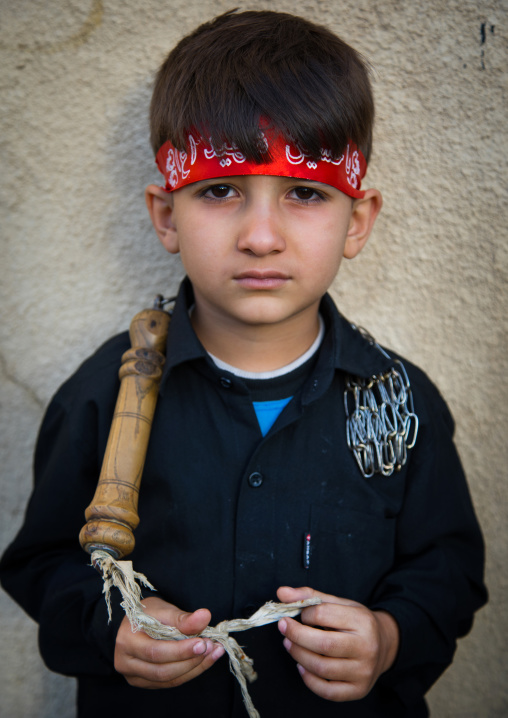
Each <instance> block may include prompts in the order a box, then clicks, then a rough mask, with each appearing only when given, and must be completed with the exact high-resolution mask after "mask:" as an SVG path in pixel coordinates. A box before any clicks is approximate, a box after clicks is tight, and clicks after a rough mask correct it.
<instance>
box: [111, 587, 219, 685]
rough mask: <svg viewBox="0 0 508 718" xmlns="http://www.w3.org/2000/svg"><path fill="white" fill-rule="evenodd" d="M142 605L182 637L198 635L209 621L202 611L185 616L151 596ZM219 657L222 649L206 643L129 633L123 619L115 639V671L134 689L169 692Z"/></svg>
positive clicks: (147, 611)
mask: <svg viewBox="0 0 508 718" xmlns="http://www.w3.org/2000/svg"><path fill="white" fill-rule="evenodd" d="M143 605H144V606H145V607H146V613H148V614H149V615H150V616H153V617H154V618H157V619H158V620H159V621H160V622H161V623H164V624H165V625H167V626H174V627H175V628H178V629H179V630H180V631H181V632H182V633H185V634H186V635H192V634H195V633H201V631H202V630H203V629H204V628H206V626H208V624H209V622H210V619H211V614H210V611H208V610H207V609H206V608H200V609H199V610H197V611H194V613H186V612H185V611H181V610H180V609H179V608H177V607H176V606H173V604H171V603H167V602H166V601H163V600H162V599H161V598H157V597H155V596H152V597H151V598H147V599H144V600H143ZM223 654H224V649H223V648H222V646H221V645H220V644H217V643H212V641H210V640H209V639H202V638H189V639H186V640H182V641H158V640H156V639H154V638H150V636H147V635H146V633H143V632H142V631H138V632H136V633H133V632H132V629H131V626H130V623H129V621H128V619H127V616H126V617H125V618H124V619H123V621H122V623H121V624H120V628H119V629H118V634H117V637H116V646H115V669H116V670H117V671H118V672H119V673H121V674H122V675H123V676H124V678H125V679H126V680H127V683H129V684H130V685H131V686H135V687H136V688H173V687H175V686H179V685H181V684H182V683H186V682H187V681H190V680H191V679H192V678H195V677H196V676H199V675H200V674H201V673H203V672H204V671H206V670H207V669H208V668H210V666H212V665H213V664H214V663H215V661H216V660H217V659H218V658H220V657H221V656H222V655H223Z"/></svg>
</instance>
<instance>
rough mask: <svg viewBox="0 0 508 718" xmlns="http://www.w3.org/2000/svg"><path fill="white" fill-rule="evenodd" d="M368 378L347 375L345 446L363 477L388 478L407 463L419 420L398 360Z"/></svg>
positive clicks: (404, 372) (402, 366)
mask: <svg viewBox="0 0 508 718" xmlns="http://www.w3.org/2000/svg"><path fill="white" fill-rule="evenodd" d="M352 326H353V328H355V329H358V331H360V332H361V334H362V335H363V336H364V337H365V338H366V339H367V340H368V341H369V342H370V343H371V344H372V345H373V346H375V347H376V348H377V349H378V350H379V351H380V352H381V353H382V354H383V355H384V356H385V357H387V358H388V359H391V357H390V355H389V354H387V352H385V350H384V349H382V347H380V346H379V344H377V343H376V342H375V340H374V339H373V338H372V337H371V336H370V335H369V334H368V333H367V332H366V331H365V330H363V329H359V328H358V327H356V326H355V325H352ZM393 363H394V366H393V367H392V368H391V369H390V370H389V371H387V372H385V373H384V374H381V375H379V376H378V375H374V376H371V377H369V378H368V379H364V378H362V377H358V376H351V375H347V377H346V389H345V391H344V407H345V410H346V434H347V444H348V446H349V448H350V450H351V451H352V452H353V454H354V456H355V459H356V461H357V463H358V466H359V467H360V471H361V472H362V474H363V475H364V477H365V478H370V477H371V476H374V474H381V475H382V476H391V475H392V474H393V472H394V471H400V469H401V468H402V467H403V466H404V464H405V463H406V461H407V452H408V450H409V449H412V448H413V446H414V445H415V442H416V436H417V434H418V417H417V415H416V414H415V412H414V406H413V395H412V393H411V386H410V384H409V378H408V376H407V373H406V369H405V367H404V365H403V363H402V362H401V361H400V360H399V359H394V360H393Z"/></svg>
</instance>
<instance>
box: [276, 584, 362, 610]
mask: <svg viewBox="0 0 508 718" xmlns="http://www.w3.org/2000/svg"><path fill="white" fill-rule="evenodd" d="M277 597H278V598H279V600H280V601H282V602H283V603H292V602H293V601H304V600H305V599H307V598H320V599H321V600H322V601H323V603H336V604H338V605H341V606H360V605H361V604H360V603H358V602H357V601H351V600H350V599H348V598H340V597H339V596H333V595H332V594H330V593H323V592H322V591H316V590H315V589H314V588H309V586H301V587H299V588H292V587H291V586H281V587H280V588H279V589H278V590H277Z"/></svg>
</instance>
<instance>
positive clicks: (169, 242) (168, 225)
mask: <svg viewBox="0 0 508 718" xmlns="http://www.w3.org/2000/svg"><path fill="white" fill-rule="evenodd" d="M145 202H146V206H147V209H148V214H149V215H150V219H151V220H152V224H153V226H154V228H155V231H156V232H157V236H158V238H159V241H160V243H161V244H162V246H163V247H164V249H166V250H167V251H168V252H171V254H177V253H178V252H179V251H180V247H179V245H178V236H177V232H176V227H175V224H174V221H173V195H172V194H171V192H166V191H165V190H164V189H162V187H159V186H158V185H156V184H150V185H148V187H147V188H146V190H145Z"/></svg>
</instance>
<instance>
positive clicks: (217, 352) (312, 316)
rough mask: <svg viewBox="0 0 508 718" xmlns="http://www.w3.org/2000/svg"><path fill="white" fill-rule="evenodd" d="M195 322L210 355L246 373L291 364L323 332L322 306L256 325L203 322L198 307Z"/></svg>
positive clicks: (194, 315)
mask: <svg viewBox="0 0 508 718" xmlns="http://www.w3.org/2000/svg"><path fill="white" fill-rule="evenodd" d="M191 322H192V326H193V328H194V331H195V332H196V335H197V337H198V339H199V340H200V342H201V343H202V344H203V346H204V347H205V349H206V350H207V351H208V352H209V353H210V354H213V355H214V356H215V357H217V358H218V359H221V360H222V361H223V362H225V363H226V364H230V365H231V366H234V367H236V368H237V369H241V370H243V371H246V372H269V371H274V370H276V369H280V368H281V367H284V366H287V365H288V364H291V362H293V361H295V360H296V359H298V358H299V357H301V356H302V354H305V352H306V351H307V350H308V349H309V348H310V347H311V346H312V344H313V343H314V341H315V340H316V338H317V336H318V333H319V317H318V306H316V308H315V311H312V312H305V313H303V314H302V315H295V316H294V317H291V318H290V319H286V320H285V321H284V322H283V323H275V324H254V325H250V324H240V325H239V324H238V323H236V322H231V323H228V322H213V323H211V322H209V321H203V318H202V317H201V315H200V312H199V310H197V309H196V307H194V311H193V312H192V316H191Z"/></svg>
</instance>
